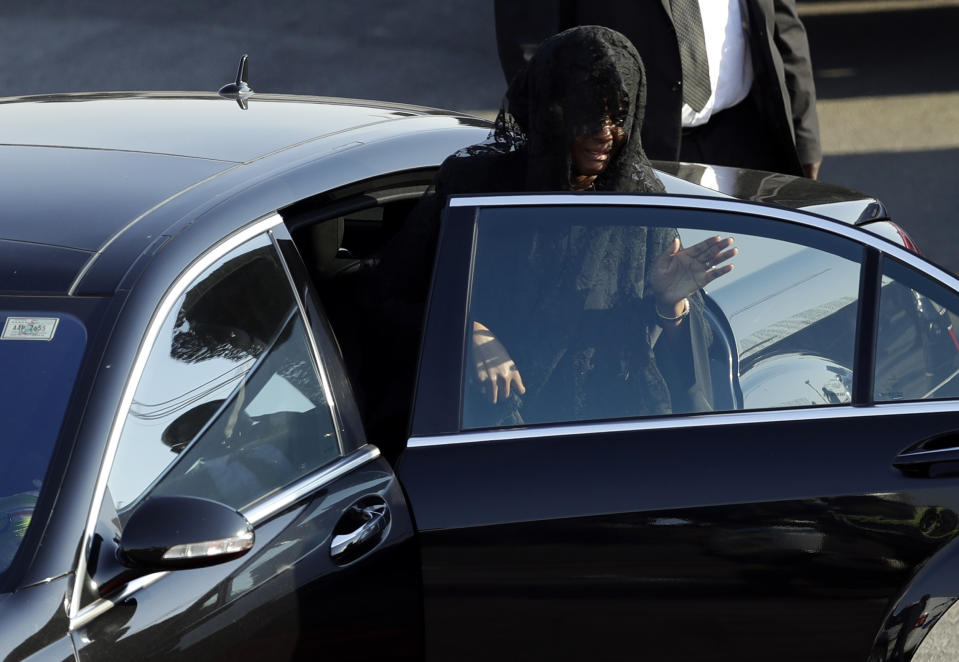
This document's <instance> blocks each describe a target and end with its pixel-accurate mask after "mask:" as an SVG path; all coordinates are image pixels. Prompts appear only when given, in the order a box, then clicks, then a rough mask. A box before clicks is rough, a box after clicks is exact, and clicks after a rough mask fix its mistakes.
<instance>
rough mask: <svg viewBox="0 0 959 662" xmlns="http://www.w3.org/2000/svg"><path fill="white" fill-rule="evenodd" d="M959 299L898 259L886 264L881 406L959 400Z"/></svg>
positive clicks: (879, 348)
mask: <svg viewBox="0 0 959 662" xmlns="http://www.w3.org/2000/svg"><path fill="white" fill-rule="evenodd" d="M956 314H959V297H957V296H956V294H955V292H952V291H951V290H948V289H946V288H945V287H943V286H942V285H941V284H940V283H936V282H934V281H932V280H930V279H929V278H928V277H927V276H925V275H923V274H920V273H919V272H918V271H916V270H915V269H913V268H911V267H908V266H906V265H904V264H902V263H900V262H897V261H895V260H892V259H886V260H885V261H884V265H883V278H882V294H881V295H880V299H879V331H878V335H877V338H876V376H875V391H874V398H875V400H876V401H877V402H889V401H895V400H928V399H934V398H955V397H957V396H959V379H957V375H959V342H957V339H956V334H955V331H954V330H953V322H954V320H955V316H956Z"/></svg>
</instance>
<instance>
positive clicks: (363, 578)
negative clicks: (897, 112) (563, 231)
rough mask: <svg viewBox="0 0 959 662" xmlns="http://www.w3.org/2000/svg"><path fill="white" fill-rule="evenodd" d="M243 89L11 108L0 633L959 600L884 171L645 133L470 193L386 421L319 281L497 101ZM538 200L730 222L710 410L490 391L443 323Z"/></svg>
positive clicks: (566, 633) (913, 261)
mask: <svg viewBox="0 0 959 662" xmlns="http://www.w3.org/2000/svg"><path fill="white" fill-rule="evenodd" d="M241 96H242V95H241ZM240 101H241V102H242V103H240V104H235V103H233V102H232V101H229V100H226V99H223V98H220V97H218V96H217V95H215V94H199V93H197V94H188V93H169V94H162V93H124V94H120V93H116V94H112V93H110V94H108V93H102V94H72V95H57V96H38V97H24V98H15V99H4V100H0V164H2V165H0V167H2V177H0V199H2V200H3V203H4V204H3V216H2V221H0V325H2V333H0V366H2V369H3V375H4V379H3V386H2V397H0V420H2V422H3V429H4V435H3V441H2V443H0V623H2V624H3V627H2V628H0V657H2V659H4V660H27V659H29V660H57V661H63V660H74V659H76V660H93V659H96V660H106V659H116V660H130V659H189V660H197V659H231V660H232V659H271V660H273V659H291V658H296V659H305V658H306V657H307V656H310V657H311V658H320V657H326V658H329V659H336V660H349V659H376V660H380V659H392V658H401V659H421V658H429V659H455V660H471V659H478V660H479V659H482V660H488V659H520V658H521V659H557V660H558V659H576V660H582V659H591V660H600V659H620V658H623V657H626V656H630V657H643V658H646V659H663V660H666V659H669V660H686V659H690V660H692V659H697V660H698V659H716V660H726V659H729V660H739V661H742V660H753V659H755V660H769V659H775V660H810V659H816V660H864V659H866V658H867V657H869V656H872V657H871V658H870V659H875V660H884V659H890V660H892V659H903V660H905V659H908V658H909V656H910V655H911V654H912V652H913V651H914V650H915V649H916V647H917V646H918V645H919V643H920V642H921V640H922V637H923V636H924V634H925V632H927V631H928V630H929V629H930V627H931V626H932V624H933V623H934V622H935V623H939V622H941V621H940V619H939V616H940V615H941V614H942V613H943V612H944V611H945V610H946V609H948V607H949V606H950V605H951V604H952V603H953V602H954V601H955V600H956V599H957V597H959V585H957V584H954V583H953V582H954V580H956V578H957V574H956V570H955V566H956V564H957V563H959V559H957V554H959V551H957V545H959V541H957V540H956V537H957V534H959V516H957V510H959V474H957V469H956V467H957V464H956V463H957V461H959V432H957V430H959V404H957V401H956V398H957V396H959V380H957V375H959V342H957V340H956V336H955V334H954V332H953V326H952V323H953V318H954V316H955V314H957V313H959V294H957V293H959V281H957V279H956V278H955V277H953V276H952V275H950V274H948V273H946V272H944V271H942V270H941V269H939V268H937V267H936V266H934V265H932V264H930V263H928V262H927V261H925V260H924V259H923V258H922V257H920V256H919V255H917V254H916V252H915V247H914V246H912V244H911V242H910V241H909V240H908V238H907V237H905V235H904V234H901V231H900V230H898V228H896V227H895V226H894V225H892V224H891V222H890V220H889V219H888V217H887V215H886V213H885V210H884V208H883V206H882V205H881V203H879V202H878V201H877V200H875V199H873V198H871V197H869V196H865V195H862V194H859V193H857V192H854V191H849V190H846V189H841V188H838V187H835V186H830V185H828V184H823V183H817V182H812V181H809V180H804V179H797V178H793V177H788V176H785V175H776V174H772V173H759V172H751V171H741V170H733V169H724V168H710V167H706V166H696V165H692V164H667V163H663V164H657V167H658V168H659V172H660V176H661V178H662V179H663V181H664V183H665V185H666V188H667V190H668V194H667V195H605V194H542V195H529V194H524V195H510V194H503V195H488V196H474V197H455V198H453V199H451V200H450V202H449V205H448V207H447V208H446V210H445V212H444V217H443V226H442V233H441V238H440V244H439V248H438V252H437V257H436V263H435V268H434V278H433V284H432V287H431V291H430V294H429V311H428V315H427V319H426V322H425V331H424V335H423V340H422V350H421V356H420V362H419V378H418V381H417V386H416V391H415V398H414V406H413V409H412V411H411V412H410V421H409V434H408V435H403V436H402V438H395V439H376V440H371V439H368V438H367V436H366V433H365V431H364V430H365V428H364V420H363V416H364V415H365V414H364V413H363V412H364V411H365V410H364V409H363V408H362V394H363V391H364V388H365V385H363V384H357V383H355V382H354V380H353V378H352V377H351V374H352V372H351V370H350V368H351V366H350V365H349V364H348V362H349V361H350V360H351V359H352V356H353V355H351V354H348V353H347V354H346V355H345V356H346V360H344V352H342V351H341V347H342V346H344V342H345V341H348V340H352V338H346V337H344V333H345V331H344V329H343V328H341V327H340V326H339V325H338V324H331V323H330V318H329V316H328V315H327V313H326V312H325V307H324V299H325V297H326V296H327V295H328V293H329V292H331V291H335V290H336V288H337V287H338V284H339V283H340V282H341V279H342V278H343V277H344V275H347V274H350V273H352V270H354V269H355V267H356V265H357V264H360V263H361V262H362V260H364V259H365V258H367V257H369V256H371V255H375V254H376V253H377V252H378V251H379V250H380V249H381V247H382V246H383V245H384V243H385V242H386V241H388V240H389V238H390V236H391V235H392V234H393V233H395V232H396V231H397V229H398V228H399V227H400V226H401V225H402V223H403V220H404V218H406V216H407V215H408V214H409V213H410V210H411V209H412V208H413V206H414V205H415V204H416V202H417V200H418V199H419V197H420V196H421V195H422V193H423V192H424V191H425V190H426V189H427V187H428V186H429V183H430V181H431V179H432V177H433V175H434V173H435V172H436V169H437V167H438V165H439V164H440V163H441V162H442V160H443V159H444V157H446V156H447V155H448V154H450V153H452V152H454V151H455V150H458V149H460V148H462V147H463V146H466V145H469V144H472V143H476V142H479V141H481V140H483V139H484V138H485V137H486V135H487V133H488V131H489V124H488V123H487V122H485V121H483V120H479V119H476V118H473V117H469V116H465V115H459V114H455V113H448V112H442V111H436V110H432V109H425V108H417V107H409V106H399V105H392V104H385V103H378V102H361V101H347V100H338V99H321V98H305V97H287V96H268V95H264V96H257V97H253V98H251V99H247V98H246V96H242V98H241V99H240ZM544 220H545V221H548V222H549V223H551V224H558V225H561V226H563V227H568V228H570V231H571V233H573V235H575V236H586V235H588V234H589V233H592V232H597V231H601V230H602V228H606V227H610V226H618V225H641V226H646V227H648V226H660V225H662V226H668V227H675V228H678V229H679V230H680V233H681V235H682V236H683V239H684V241H685V242H686V243H689V242H691V241H694V240H696V238H697V237H703V236H709V235H712V234H721V235H724V236H726V235H731V236H733V237H735V239H736V242H737V245H738V246H739V247H740V255H739V256H737V258H736V259H735V262H736V269H735V270H734V271H733V272H732V273H731V274H729V275H728V276H725V277H723V278H722V279H719V280H717V281H716V282H715V283H714V285H713V286H712V287H710V288H708V290H709V291H708V292H705V293H704V300H705V301H706V304H707V308H706V313H707V314H706V317H705V319H707V321H708V324H709V327H710V337H711V338H712V342H711V344H710V346H709V356H708V357H707V358H708V362H709V365H710V379H711V383H710V385H709V388H710V389H711V391H712V393H713V402H714V405H713V406H712V407H711V410H710V411H703V410H696V411H687V412H675V413H673V414H670V415H662V414H651V413H649V412H644V411H641V410H638V409H637V410H635V411H626V410H624V411H622V412H620V413H619V414H617V415H615V416H612V417H610V416H609V415H608V413H607V414H602V415H594V413H593V412H591V411H590V410H589V408H582V409H576V410H570V409H560V408H556V407H552V406H551V403H550V401H549V399H548V398H540V399H539V401H538V402H537V399H536V397H535V394H533V393H528V394H527V396H526V398H525V403H524V404H523V405H522V406H521V405H514V406H515V407H516V411H515V412H513V413H514V414H515V416H513V417H512V418H510V419H509V420H510V421H511V422H509V423H508V424H507V423H503V422H502V421H503V420H505V419H502V418H497V417H495V416H491V415H490V412H489V410H488V409H487V405H486V403H485V401H483V400H482V399H480V398H478V397H476V393H475V392H474V389H476V388H477V385H476V384H475V383H474V382H475V379H474V377H473V375H472V374H471V373H472V370H471V368H470V365H469V360H468V356H469V354H468V351H469V350H468V347H469V340H468V336H467V334H466V332H465V329H467V322H468V321H469V320H470V319H472V318H473V313H472V311H473V310H474V309H476V308H477V307H478V306H480V305H481V304H482V305H483V306H485V307H486V308H487V309H495V308H496V306H497V305H499V306H500V307H502V306H504V305H505V304H504V303H503V302H498V301H496V300H495V297H496V296H497V294H496V293H497V291H499V290H498V289H497V287H495V285H496V280H495V278H494V276H492V275H491V274H496V273H498V272H500V271H501V270H502V267H503V262H502V255H501V253H500V252H499V251H497V250H493V249H495V248H496V247H499V246H510V245H511V237H512V236H513V234H514V233H519V232H523V231H524V228H526V227H529V226H531V225H536V224H542V222H543V221H544ZM571 236H572V235H571ZM890 239H891V240H890ZM491 247H492V248H491ZM513 276H514V278H522V279H524V282H526V283H527V284H528V285H529V287H534V288H535V285H536V278H537V274H536V273H534V272H529V273H522V274H513ZM484 297H493V300H485V299H484ZM487 304H489V305H487ZM557 305H566V304H565V303H563V302H559V303H557ZM507 312H508V311H507ZM590 320H591V321H590V323H591V324H596V325H599V326H598V327H597V328H599V329H600V330H601V331H604V332H606V331H608V332H609V333H620V332H622V329H619V328H609V329H605V327H603V326H602V325H603V324H605V323H606V322H604V321H603V316H602V315H595V316H591V317H590ZM525 328H526V330H527V331H528V333H527V335H526V337H523V336H522V333H520V334H518V335H516V336H514V337H513V338H512V340H511V345H510V349H511V351H512V352H513V355H514V357H522V356H523V354H524V352H526V351H527V349H529V348H533V347H548V346H549V345H550V343H553V342H554V341H555V338H554V337H553V336H552V335H551V334H554V333H564V332H566V331H568V329H561V328H560V329H557V328H544V327H542V326H537V324H536V322H535V321H532V322H530V324H529V326H528V327H525ZM385 332H387V331H386V330H384V333H385ZM338 333H339V334H340V335H339V336H338ZM923 614H927V615H928V614H933V616H932V617H928V616H926V617H924V616H923Z"/></svg>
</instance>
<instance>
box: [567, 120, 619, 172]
mask: <svg viewBox="0 0 959 662" xmlns="http://www.w3.org/2000/svg"><path fill="white" fill-rule="evenodd" d="M625 141H626V132H625V131H624V130H623V127H622V125H621V124H618V123H616V122H615V121H613V120H612V119H610V117H609V115H606V116H605V117H604V118H603V121H602V123H599V124H597V125H595V126H592V127H588V128H585V129H583V130H582V131H579V132H577V133H576V135H575V137H574V138H573V140H572V143H571V144H570V148H569V149H570V157H571V161H572V169H573V176H574V177H575V176H578V177H590V178H594V177H596V176H597V175H600V174H602V172H603V171H604V170H605V169H606V166H608V165H609V162H610V159H612V157H613V156H614V155H615V154H616V151H617V150H618V149H619V148H620V147H621V146H622V144H623V143H624V142H625Z"/></svg>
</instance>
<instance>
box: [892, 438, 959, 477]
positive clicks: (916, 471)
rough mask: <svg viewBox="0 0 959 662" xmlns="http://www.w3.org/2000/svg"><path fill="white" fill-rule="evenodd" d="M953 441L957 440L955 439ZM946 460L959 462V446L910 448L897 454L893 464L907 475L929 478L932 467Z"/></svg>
mask: <svg viewBox="0 0 959 662" xmlns="http://www.w3.org/2000/svg"><path fill="white" fill-rule="evenodd" d="M952 441H953V442H955V440H952ZM946 462H959V446H949V447H947V448H933V449H923V448H922V447H921V446H920V447H919V448H915V447H914V448H910V449H907V450H905V451H903V452H902V453H900V454H899V455H897V456H896V458H895V459H894V460H893V461H892V466H894V467H896V468H897V469H899V471H901V472H902V473H903V474H905V475H907V476H911V477H914V478H928V477H929V469H930V468H932V467H933V466H934V465H936V464H945V463H946Z"/></svg>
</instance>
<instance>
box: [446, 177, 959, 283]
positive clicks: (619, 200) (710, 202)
mask: <svg viewBox="0 0 959 662" xmlns="http://www.w3.org/2000/svg"><path fill="white" fill-rule="evenodd" d="M547 205H553V206H565V205H579V206H583V205H592V206H628V207H670V208H677V209H683V208H685V209H701V210H708V211H722V212H733V213H737V214H745V215H748V216H760V217H766V218H775V219H777V220H781V221H786V222H789V223H796V224H798V225H804V226H807V227H811V228H816V229H819V230H824V231H826V232H831V233H833V234H838V235H842V236H844V237H846V238H847V239H851V240H853V241H855V242H857V243H859V244H862V245H865V246H869V247H870V248H874V249H876V250H878V251H880V252H882V253H885V254H886V255H889V256H891V257H894V258H896V259H897V260H899V261H900V262H904V263H906V264H908V265H909V266H911V267H913V268H914V269H918V270H919V271H921V272H923V273H925V274H927V275H929V276H932V277H934V278H936V279H937V280H939V281H940V282H942V283H943V284H944V285H946V286H948V287H950V288H952V289H954V290H957V291H959V278H957V277H956V276H954V275H952V274H950V273H949V272H947V271H945V270H943V269H941V268H939V267H937V266H936V265H934V264H932V263H931V262H927V261H926V260H925V259H924V258H922V257H919V256H918V255H916V254H915V253H910V252H909V251H907V250H906V249H905V248H903V247H901V246H898V245H896V244H894V243H892V242H891V241H889V240H888V239H883V238H882V237H880V236H878V235H876V234H873V233H871V232H869V231H868V230H865V229H863V228H859V227H856V226H854V225H847V224H845V223H841V222H839V221H835V220H833V219H829V218H826V217H824V216H817V215H815V214H813V213H810V212H804V211H799V210H793V209H784V208H782V207H774V206H772V205H765V204H762V203H757V202H745V201H742V200H728V199H723V198H712V197H699V196H689V195H647V194H634V195H624V194H618V193H612V194H603V193H599V194H596V193H586V194H583V193H566V194H563V193H547V194H541V195H530V194H517V195H489V196H457V197H452V198H450V200H449V206H450V207H533V206H547Z"/></svg>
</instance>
